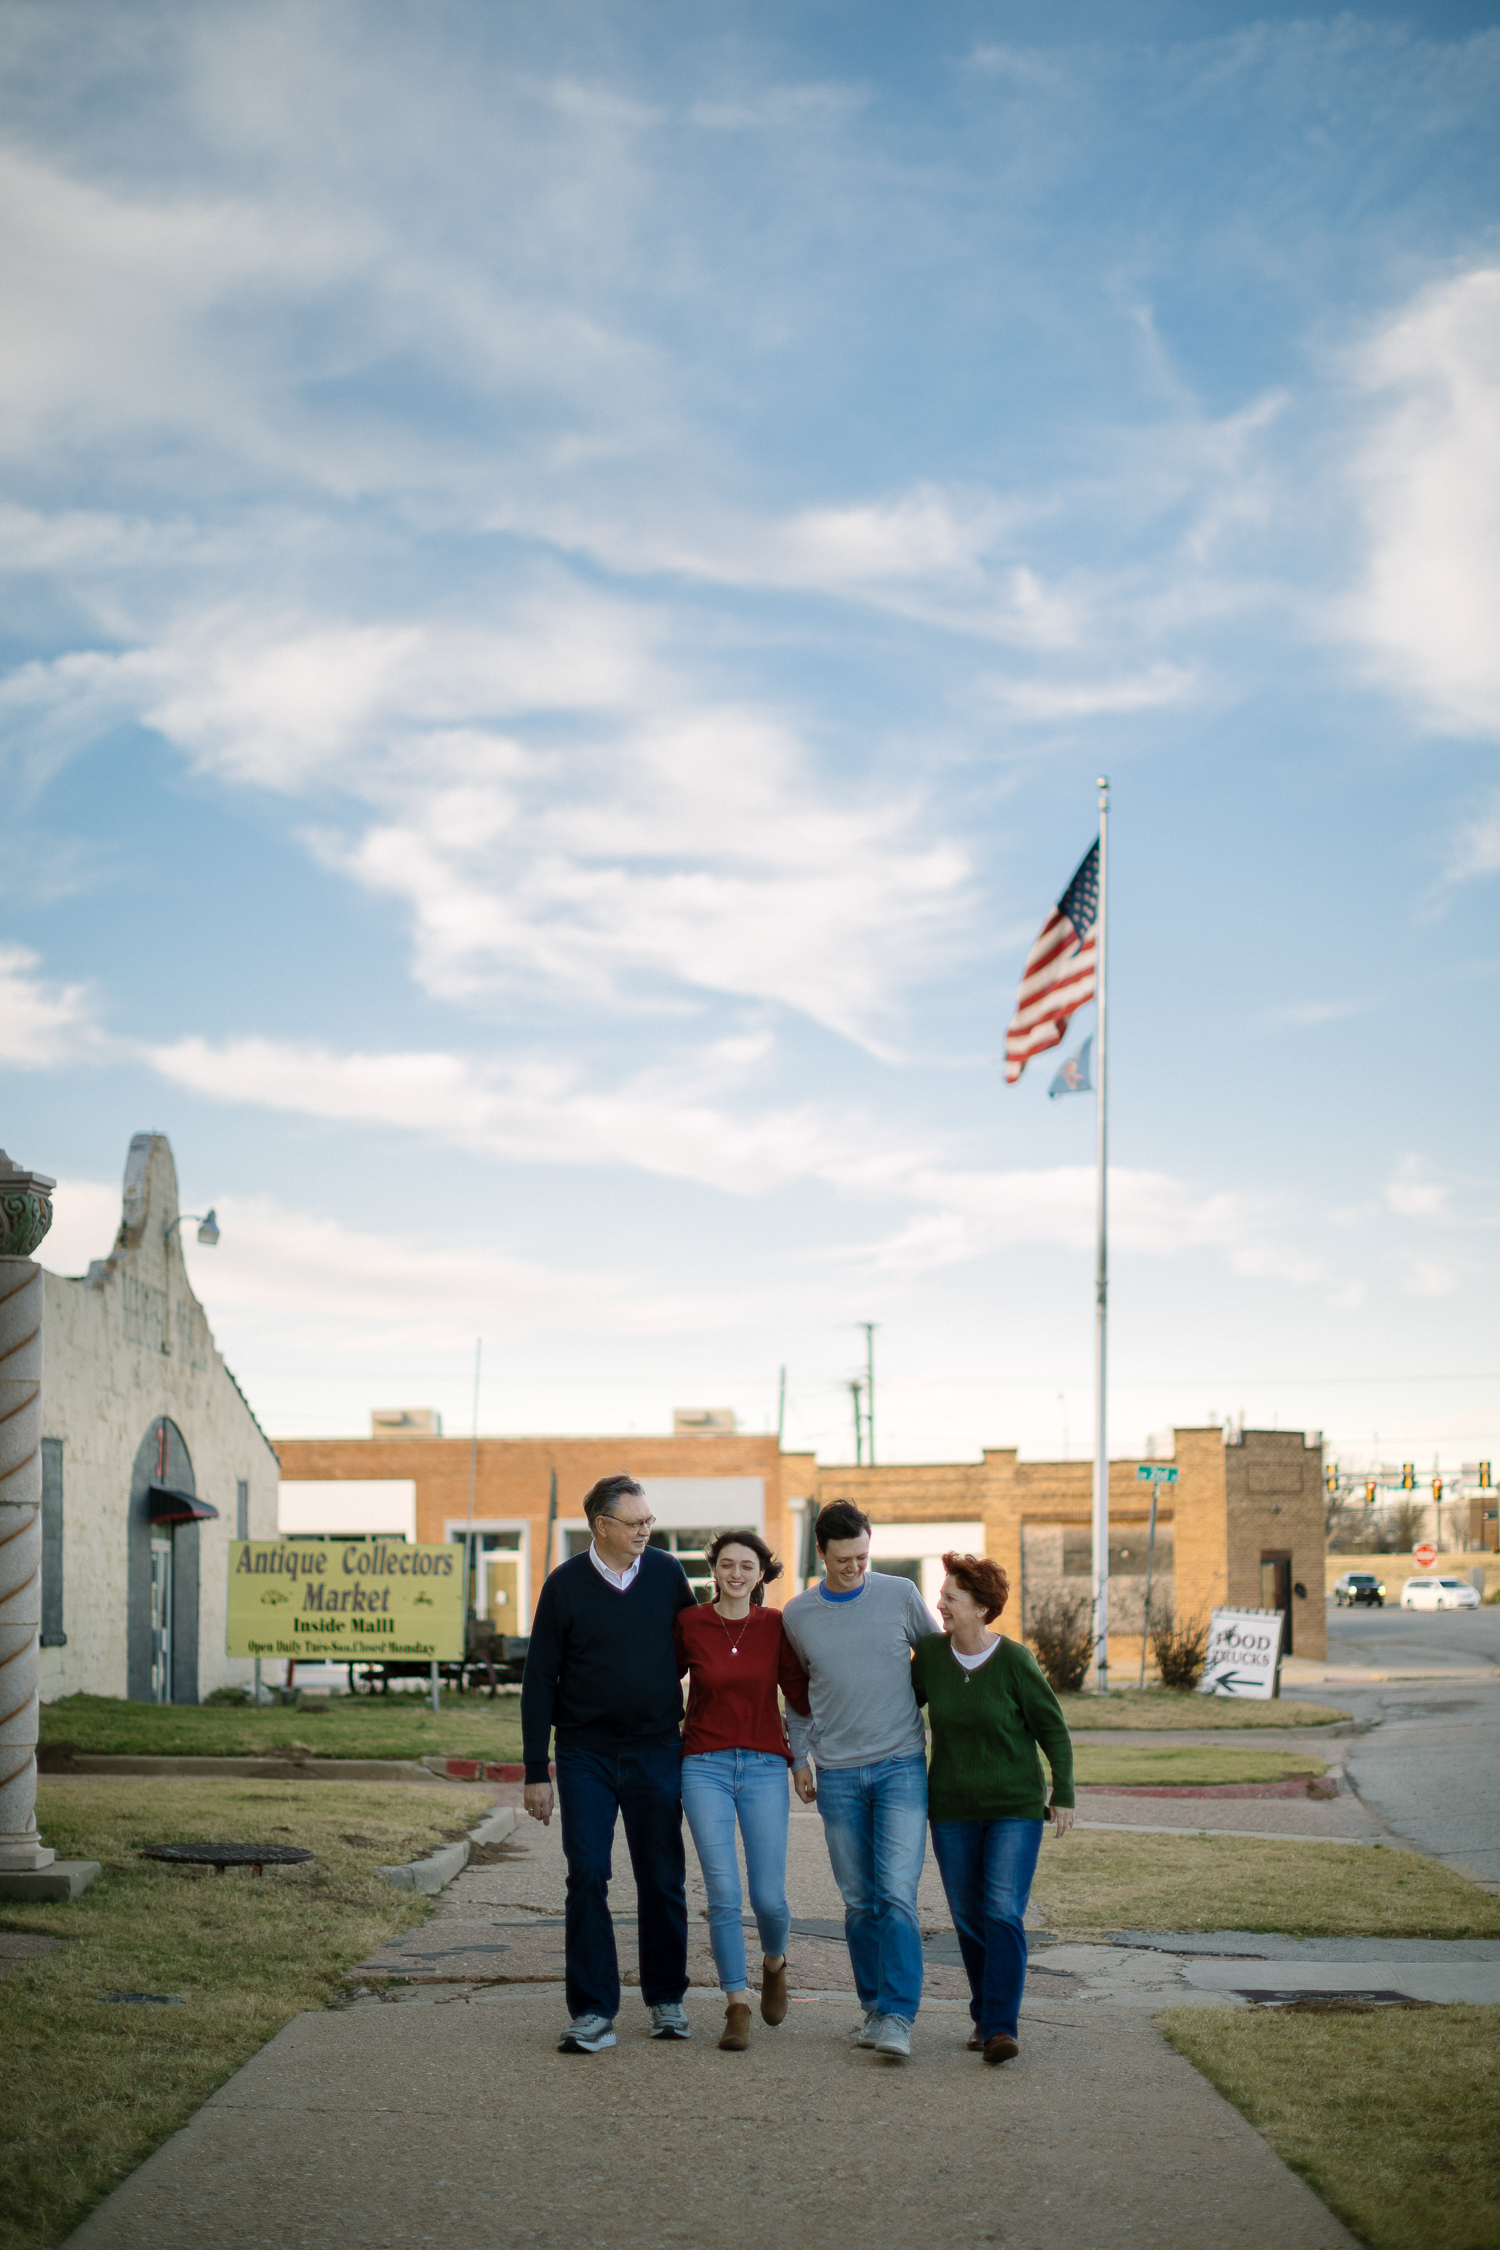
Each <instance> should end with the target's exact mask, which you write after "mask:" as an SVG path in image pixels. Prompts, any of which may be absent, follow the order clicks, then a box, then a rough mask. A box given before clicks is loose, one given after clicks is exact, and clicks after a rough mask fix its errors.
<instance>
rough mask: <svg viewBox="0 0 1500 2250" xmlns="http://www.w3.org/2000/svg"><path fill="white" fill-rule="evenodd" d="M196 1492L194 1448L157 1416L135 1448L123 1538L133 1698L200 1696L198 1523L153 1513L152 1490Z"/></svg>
mask: <svg viewBox="0 0 1500 2250" xmlns="http://www.w3.org/2000/svg"><path fill="white" fill-rule="evenodd" d="M163 1487H168V1488H170V1489H171V1490H172V1491H174V1492H179V1493H184V1494H193V1493H196V1491H197V1489H198V1488H197V1485H196V1483H195V1481H194V1477H193V1462H192V1456H191V1454H190V1453H189V1452H188V1449H187V1444H186V1441H185V1440H184V1438H183V1435H182V1432H181V1430H179V1429H178V1427H177V1424H176V1423H175V1422H173V1421H172V1420H170V1419H169V1417H168V1416H167V1415H165V1414H160V1415H158V1416H157V1418H156V1420H155V1421H154V1422H153V1423H152V1424H151V1426H150V1428H149V1429H148V1430H147V1432H146V1434H145V1436H144V1437H143V1438H142V1439H141V1442H140V1444H139V1446H138V1447H137V1448H136V1455H135V1465H134V1468H133V1470H132V1472H131V1478H130V1513H129V1519H128V1523H127V1538H126V1604H125V1635H126V1650H125V1658H126V1661H125V1680H126V1687H125V1692H126V1694H127V1695H128V1696H129V1697H130V1699H131V1701H132V1702H133V1703H196V1702H197V1700H198V1526H197V1524H196V1523H181V1522H179V1523H171V1522H160V1521H153V1519H152V1497H151V1496H152V1493H153V1491H158V1492H159V1491H160V1490H161V1489H162V1488H163Z"/></svg>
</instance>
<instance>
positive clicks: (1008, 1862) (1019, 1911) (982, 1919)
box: [932, 1820, 1042, 2039]
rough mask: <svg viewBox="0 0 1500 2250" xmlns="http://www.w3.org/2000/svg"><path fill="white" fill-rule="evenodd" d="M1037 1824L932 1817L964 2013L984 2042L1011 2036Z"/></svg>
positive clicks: (1022, 1982) (1038, 1839)
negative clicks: (962, 1975) (965, 2000)
mask: <svg viewBox="0 0 1500 2250" xmlns="http://www.w3.org/2000/svg"><path fill="white" fill-rule="evenodd" d="M1041 1848H1042V1823H1041V1821H1039V1820H935V1821H934V1822H933V1823H932V1850H933V1856H934V1858H935V1859H936V1860H937V1863H938V1873H939V1874H940V1875H941V1876H942V1878H943V1889H944V1892H945V1893H946V1894H947V1899H948V1911H949V1913H950V1914H951V1915H952V1916H953V1927H954V1928H955V1929H956V1930H957V1932H958V1950H959V1952H960V1953H961V1954H962V1955H963V1957H964V1967H965V1968H966V1969H967V1970H968V1972H969V1991H970V1993H971V1995H972V1998H971V1999H970V2002H969V2013H970V2015H971V2016H972V2017H973V2018H974V2021H975V2023H976V2024H977V2025H978V2026H979V2029H980V2032H981V2033H982V2035H983V2036H984V2037H985V2038H986V2039H993V2038H994V2036H995V2033H996V2032H997V2031H1003V2032H1005V2033H1007V2034H1008V2036H1009V2037H1010V2038H1012V2039H1015V2038H1016V2037H1018V2036H1019V2035H1018V2033H1017V2030H1016V2023H1017V2019H1018V2018H1019V2016H1020V2013H1021V1995H1022V1993H1023V1992H1024V1991H1025V1989H1026V1924H1025V1920H1024V1916H1025V1913H1026V1901H1027V1900H1028V1899H1029V1898H1030V1896H1031V1879H1032V1877H1033V1876H1034V1875H1035V1873H1036V1860H1037V1853H1038V1852H1039V1851H1040V1850H1041Z"/></svg>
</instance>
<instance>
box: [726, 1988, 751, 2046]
mask: <svg viewBox="0 0 1500 2250" xmlns="http://www.w3.org/2000/svg"><path fill="white" fill-rule="evenodd" d="M749 2044H750V2010H749V2009H748V2008H747V2007H746V2005H745V2003H744V2001H743V2000H731V2001H730V2003H729V2006H728V2007H727V2008H726V2009H725V2011H724V2036H723V2037H722V2039H720V2041H719V2045H720V2046H721V2047H722V2048H723V2049H724V2050H725V2052H726V2053H727V2054H731V2055H742V2054H743V2053H744V2051H745V2049H746V2048H747V2047H748V2046H749Z"/></svg>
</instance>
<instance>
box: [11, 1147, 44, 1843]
mask: <svg viewBox="0 0 1500 2250" xmlns="http://www.w3.org/2000/svg"><path fill="white" fill-rule="evenodd" d="M56 1185H57V1182H56V1181H55V1180H49V1179H48V1178H47V1176H46V1174H45V1173H43V1172H27V1171H23V1170H22V1168H21V1166H20V1165H18V1164H13V1163H12V1162H11V1160H10V1158H9V1157H8V1156H7V1155H6V1154H5V1152H4V1150H3V1149H0V1875H4V1874H26V1873H29V1872H33V1871H35V1870H38V1869H41V1868H44V1867H50V1866H51V1864H52V1860H53V1857H54V1855H53V1853H52V1852H50V1851H49V1850H48V1849H47V1847H46V1845H45V1844H44V1843H43V1842H42V1840H41V1837H40V1836H39V1835H38V1834H37V1827H36V1745H37V1725H38V1706H37V1678H38V1666H39V1662H40V1634H41V1624H42V1269H41V1267H40V1266H38V1265H34V1264H33V1263H32V1259H31V1252H32V1251H33V1250H35V1249H36V1247H37V1246H38V1244H39V1243H40V1242H41V1239H42V1237H43V1235H44V1234H45V1233H46V1232H47V1229H48V1228H49V1227H50V1226H51V1224H52V1200H51V1198H52V1190H53V1188H54V1187H55V1186H56Z"/></svg>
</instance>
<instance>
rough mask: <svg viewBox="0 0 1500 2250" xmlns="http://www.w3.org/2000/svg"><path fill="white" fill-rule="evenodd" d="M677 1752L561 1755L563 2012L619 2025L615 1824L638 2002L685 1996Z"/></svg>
mask: <svg viewBox="0 0 1500 2250" xmlns="http://www.w3.org/2000/svg"><path fill="white" fill-rule="evenodd" d="M681 1777H682V1750H681V1746H680V1745H679V1743H678V1742H677V1740H676V1739H675V1737H674V1738H673V1739H672V1740H671V1741H669V1742H660V1743H648V1744H646V1745H644V1746H642V1747H641V1748H638V1749H634V1750H618V1751H616V1750H568V1749H564V1748H563V1746H562V1744H561V1743H559V1745H558V1749H557V1809H558V1812H559V1814H560V1815H561V1818H562V1844H563V1857H564V1859H565V1860H566V1861H567V1863H568V1897H567V1910H566V1915H565V1918H564V1932H563V1943H564V1951H565V1954H566V1957H567V1989H568V2010H569V2013H570V2014H572V2015H575V2016H610V2017H614V2016H617V2015H618V2014H619V2012H620V1961H619V1956H618V1954H617V1953H616V1951H615V1926H614V1923H613V1921H612V1920H611V1918H610V1911H609V1878H610V1875H611V1872H612V1857H613V1852H614V1841H615V1819H616V1816H617V1815H618V1816H619V1817H620V1818H621V1819H622V1820H623V1821H624V1823H625V1843H626V1846H627V1848H628V1850H629V1852H630V1866H631V1871H632V1873H633V1874H634V1876H635V1889H636V1902H637V1903H636V1911H637V1913H638V1915H639V1917H640V1920H639V1923H638V1925H637V1937H638V1939H639V1944H640V1965H641V1998H642V1999H643V2000H644V2001H645V2003H646V2005H647V2007H648V2008H656V2007H660V2006H662V2005H663V2003H665V2002H668V2001H672V2000H680V1999H681V1998H682V1996H683V1994H684V1993H685V1992H686V1990H687V1981H688V1976H687V1928H688V1925H687V1891H686V1889H685V1887H684V1878H685V1875H686V1868H687V1862H686V1856H685V1854H684V1852H683V1848H682V1788H681Z"/></svg>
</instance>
